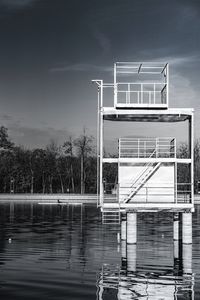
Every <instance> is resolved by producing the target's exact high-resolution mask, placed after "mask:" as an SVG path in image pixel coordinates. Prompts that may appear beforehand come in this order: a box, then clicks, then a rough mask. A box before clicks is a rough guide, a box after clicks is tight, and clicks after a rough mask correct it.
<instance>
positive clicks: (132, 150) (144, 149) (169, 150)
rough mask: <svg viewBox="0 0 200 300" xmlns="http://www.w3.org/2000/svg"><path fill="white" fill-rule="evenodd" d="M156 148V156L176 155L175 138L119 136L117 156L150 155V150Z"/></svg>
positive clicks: (147, 156) (138, 156) (139, 156)
mask: <svg viewBox="0 0 200 300" xmlns="http://www.w3.org/2000/svg"><path fill="white" fill-rule="evenodd" d="M154 149H155V150H156V152H155V154H156V157H170V158H172V157H176V139H175V138H172V137H170V138H169V137H167V138H120V139H119V157H137V158H142V157H145V158H149V156H150V157H152V156H153V155H151V154H152V150H154Z"/></svg>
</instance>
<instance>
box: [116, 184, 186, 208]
mask: <svg viewBox="0 0 200 300" xmlns="http://www.w3.org/2000/svg"><path fill="white" fill-rule="evenodd" d="M131 190H132V187H131V182H130V183H128V182H126V183H123V185H122V184H120V185H119V202H120V203H123V202H124V203H125V200H126V199H127V197H128V195H129V194H130V191H131ZM176 191H177V194H176ZM137 202H139V203H154V202H156V203H177V204H181V203H185V204H191V203H192V194H191V184H190V183H178V184H177V185H172V184H171V185H165V184H164V183H163V184H161V185H158V186H143V187H141V189H140V191H139V193H137V194H136V195H135V196H134V197H133V198H132V200H131V202H129V203H137Z"/></svg>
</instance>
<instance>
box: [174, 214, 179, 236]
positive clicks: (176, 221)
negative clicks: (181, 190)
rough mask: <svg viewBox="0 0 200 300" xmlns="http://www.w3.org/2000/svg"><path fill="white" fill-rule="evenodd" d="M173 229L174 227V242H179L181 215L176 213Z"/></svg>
mask: <svg viewBox="0 0 200 300" xmlns="http://www.w3.org/2000/svg"><path fill="white" fill-rule="evenodd" d="M173 227H174V235H173V238H174V241H178V240H179V214H178V213H174V221H173Z"/></svg>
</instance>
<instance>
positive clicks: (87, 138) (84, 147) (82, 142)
mask: <svg viewBox="0 0 200 300" xmlns="http://www.w3.org/2000/svg"><path fill="white" fill-rule="evenodd" d="M93 140H94V138H93V136H91V135H88V134H87V133H86V129H85V128H84V129H83V133H82V134H81V135H80V137H79V138H77V139H76V140H75V142H74V145H75V146H76V149H77V152H78V155H79V157H80V161H81V174H80V175H81V194H84V193H85V180H86V174H85V167H86V158H87V156H88V155H89V154H90V153H91V152H92V151H93V147H92V142H93Z"/></svg>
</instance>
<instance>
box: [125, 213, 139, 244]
mask: <svg viewBox="0 0 200 300" xmlns="http://www.w3.org/2000/svg"><path fill="white" fill-rule="evenodd" d="M127 243H128V244H136V243H137V213H135V212H131V213H127Z"/></svg>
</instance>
